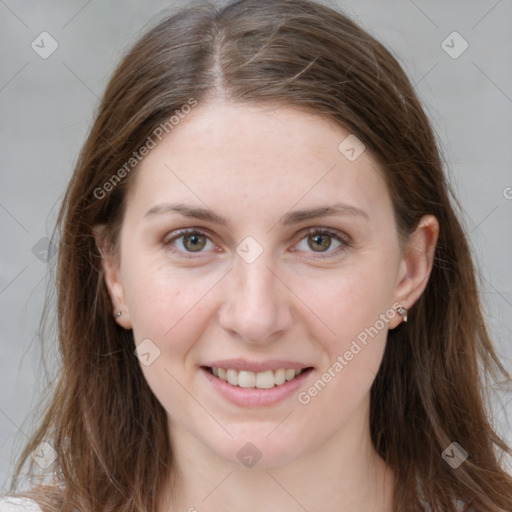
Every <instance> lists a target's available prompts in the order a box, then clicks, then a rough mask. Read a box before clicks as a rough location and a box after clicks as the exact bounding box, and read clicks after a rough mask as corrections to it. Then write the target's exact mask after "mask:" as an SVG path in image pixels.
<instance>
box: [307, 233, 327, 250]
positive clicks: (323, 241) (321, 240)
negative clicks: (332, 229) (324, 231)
mask: <svg viewBox="0 0 512 512" xmlns="http://www.w3.org/2000/svg"><path fill="white" fill-rule="evenodd" d="M311 238H312V239H313V240H314V243H315V244H318V245H320V246H321V247H320V250H325V249H329V247H330V245H331V241H330V237H328V236H324V235H313V236H312V237H311ZM310 247H311V244H310ZM311 248H312V249H313V250H314V251H316V252H320V251H319V250H318V249H316V248H315V247H311Z"/></svg>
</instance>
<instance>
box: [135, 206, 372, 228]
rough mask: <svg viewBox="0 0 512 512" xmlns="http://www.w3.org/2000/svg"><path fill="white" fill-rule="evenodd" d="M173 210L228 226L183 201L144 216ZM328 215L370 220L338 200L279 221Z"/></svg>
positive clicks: (219, 217) (220, 218) (293, 221)
mask: <svg viewBox="0 0 512 512" xmlns="http://www.w3.org/2000/svg"><path fill="white" fill-rule="evenodd" d="M173 212H176V213H179V214H181V215H183V216H184V217H188V218H191V219H199V220H203V221H208V222H212V223H214V224H220V225H222V226H226V227H228V228H229V227H230V223H229V221H228V220H227V219H226V218H225V217H223V216H222V215H219V214H217V213H215V212H214V211H213V210H210V209H207V208H200V207H194V206H189V205H186V204H183V203H161V204H157V205H156V206H153V207H152V208H151V209H149V210H148V211H147V212H146V213H145V214H144V217H145V218H147V217H153V216H157V215H165V214H169V213H173ZM329 215H337V216H346V215H349V216H356V217H362V218H363V219H366V220H370V216H369V215H368V213H366V212H365V211H364V210H361V209H360V208H358V207H356V206H353V205H350V204H347V203H342V202H340V203H335V204H332V205H329V206H320V207H317V208H310V209H307V210H295V211H291V212H288V213H286V214H285V215H283V216H282V217H281V219H280V222H281V223H282V224H283V225H284V226H289V225H292V224H298V223H300V222H304V221H306V220H311V219H316V218H318V217H327V216H329Z"/></svg>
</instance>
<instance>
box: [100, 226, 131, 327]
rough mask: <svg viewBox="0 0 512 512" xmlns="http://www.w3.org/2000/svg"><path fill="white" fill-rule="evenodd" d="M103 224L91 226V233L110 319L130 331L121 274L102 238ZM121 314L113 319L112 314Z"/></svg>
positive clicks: (114, 258) (103, 237)
mask: <svg viewBox="0 0 512 512" xmlns="http://www.w3.org/2000/svg"><path fill="white" fill-rule="evenodd" d="M104 229H105V224H97V225H95V226H93V228H92V232H93V236H94V238H95V240H96V245H97V246H98V250H99V253H100V255H101V266H102V269H103V274H104V278H105V286H106V287H107V291H108V294H109V296H110V301H111V302H112V306H113V311H112V312H111V314H112V318H113V319H114V320H115V321H116V322H117V323H118V324H119V325H120V326H122V327H124V328H125V329H132V323H131V320H130V313H129V311H128V307H127V305H126V300H125V293H124V286H123V283H122V280H121V272H120V269H119V265H118V262H117V260H116V257H115V255H114V254H113V252H112V250H111V248H110V247H109V246H108V244H107V243H106V240H105V236H104ZM116 312H121V316H118V317H114V313H116Z"/></svg>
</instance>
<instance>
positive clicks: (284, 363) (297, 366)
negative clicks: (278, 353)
mask: <svg viewBox="0 0 512 512" xmlns="http://www.w3.org/2000/svg"><path fill="white" fill-rule="evenodd" d="M204 366H208V367H210V368H211V367H214V368H224V369H228V368H230V369H233V370H244V371H248V372H255V373H258V372H264V371H267V370H279V369H280V368H284V369H290V368H293V369H294V370H304V369H305V368H311V365H307V364H302V363H299V362H297V361H289V360H284V359H269V360H268V361H248V360H247V359H223V360H220V361H212V362H210V363H207V364H205V365H204Z"/></svg>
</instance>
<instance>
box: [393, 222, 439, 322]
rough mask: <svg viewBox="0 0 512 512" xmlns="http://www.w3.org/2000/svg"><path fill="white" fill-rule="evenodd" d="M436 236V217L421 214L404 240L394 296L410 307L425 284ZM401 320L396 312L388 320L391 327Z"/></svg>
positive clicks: (400, 302)
mask: <svg viewBox="0 0 512 512" xmlns="http://www.w3.org/2000/svg"><path fill="white" fill-rule="evenodd" d="M438 237H439V222H438V220H437V219H436V217H434V216H433V215H424V216H423V217H422V218H421V219H420V222H419V223H418V226H417V228H416V230H415V231H414V232H413V233H412V234H411V236H410V238H409V240H408V242H407V245H406V247H405V249H404V253H403V258H402V261H401V263H400V269H399V272H398V277H397V282H396V287H395V295H394V297H395V299H394V300H395V302H398V303H399V304H401V305H402V306H403V307H405V308H408V309H409V308H411V307H412V306H413V304H414V303H415V302H416V301H417V300H418V299H419V298H420V296H421V294H422V293H423V291H424V290H425V288H426V286H427V283H428V280H429V277H430V273H431V271H432V267H433V264H434V254H435V250H436V245H437V239H438ZM400 321H401V317H400V315H398V314H397V315H395V317H394V318H393V319H391V320H390V322H389V327H390V329H393V328H394V327H396V326H397V325H398V324H400Z"/></svg>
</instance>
